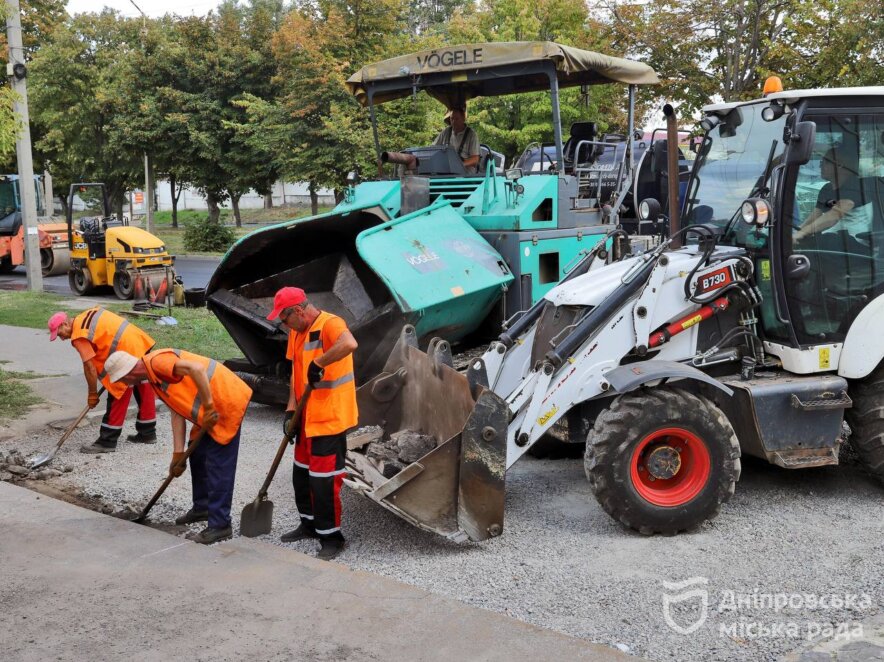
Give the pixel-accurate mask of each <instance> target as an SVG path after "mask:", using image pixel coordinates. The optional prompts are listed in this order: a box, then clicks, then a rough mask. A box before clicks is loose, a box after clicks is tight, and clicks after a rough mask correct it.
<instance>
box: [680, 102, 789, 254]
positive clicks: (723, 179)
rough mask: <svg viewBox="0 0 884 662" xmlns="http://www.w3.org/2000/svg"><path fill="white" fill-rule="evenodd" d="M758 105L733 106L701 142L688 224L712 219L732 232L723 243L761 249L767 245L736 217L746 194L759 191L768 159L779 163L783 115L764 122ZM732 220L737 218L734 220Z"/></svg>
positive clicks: (689, 198)
mask: <svg viewBox="0 0 884 662" xmlns="http://www.w3.org/2000/svg"><path fill="white" fill-rule="evenodd" d="M766 105H767V104H764V103H756V104H749V105H745V106H740V107H739V108H735V109H733V110H732V111H731V112H730V113H729V114H728V115H725V116H724V117H723V118H722V120H721V123H720V124H719V125H718V126H717V127H715V128H714V129H712V131H710V132H709V133H708V134H707V135H706V136H705V138H704V139H703V143H702V144H701V145H700V148H699V150H698V154H697V159H696V165H695V166H694V168H695V170H694V176H693V178H692V179H691V181H690V183H689V185H688V194H687V199H686V201H685V216H684V218H685V223H712V224H715V225H717V226H720V227H722V228H724V227H729V228H730V230H731V232H729V234H728V236H726V237H724V238H723V240H722V241H721V242H720V243H724V244H730V245H738V246H746V247H749V248H758V247H759V246H760V245H763V244H765V243H766V231H764V232H763V233H762V234H761V235H759V233H758V232H756V231H755V230H754V229H747V227H746V225H745V224H744V223H741V222H739V221H738V219H736V218H735V216H736V215H737V214H738V213H739V210H740V205H741V204H742V203H743V200H745V199H746V198H748V197H751V196H752V195H756V194H757V193H758V190H757V189H758V186H759V185H760V184H761V180H762V179H763V177H764V171H765V167H766V166H767V162H768V158H769V156H770V154H771V151H773V160H772V164H773V165H777V164H778V163H779V162H780V160H781V158H782V154H783V125H784V123H785V116H784V117H781V118H779V119H777V120H775V121H773V122H765V121H764V120H763V119H762V118H761V111H762V110H763V109H764V107H765V106H766ZM732 221H733V222H732Z"/></svg>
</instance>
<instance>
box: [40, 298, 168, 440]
mask: <svg viewBox="0 0 884 662" xmlns="http://www.w3.org/2000/svg"><path fill="white" fill-rule="evenodd" d="M48 326H49V340H55V339H56V338H61V339H62V340H68V339H70V341H71V345H73V347H74V349H76V350H77V352H79V354H80V358H81V359H82V360H83V374H84V375H85V376H86V385H87V386H88V389H89V395H88V397H87V403H88V405H89V407H90V408H93V407H95V406H96V405H97V404H98V400H99V398H98V382H101V384H102V385H103V386H104V388H105V389H107V408H106V409H105V412H104V418H102V419H101V427H100V428H99V432H98V439H97V440H96V441H95V442H93V443H91V444H86V445H84V446H83V447H82V448H80V452H82V453H113V452H114V451H115V450H116V448H117V440H118V439H119V438H120V433H121V432H122V431H123V423H125V422H126V412H127V411H128V410H129V401H130V400H131V398H132V394H133V392H134V393H135V401H136V402H137V403H138V416H137V418H136V419H135V434H130V435H129V436H128V437H126V439H127V440H128V441H132V442H137V443H143V444H154V443H156V440H157V433H156V424H157V410H156V399H155V398H154V394H153V391H152V390H151V388H150V387H149V386H148V385H147V384H138V385H136V386H135V387H133V388H129V387H126V386H125V385H124V384H114V383H112V382H111V381H110V380H109V379H108V378H107V372H106V370H105V367H104V364H105V362H106V361H107V357H108V356H110V355H111V354H113V353H114V352H115V351H117V350H122V351H125V352H128V353H129V354H132V355H133V356H137V357H138V358H141V357H142V356H144V355H145V354H146V353H147V352H149V351H150V349H151V348H152V347H153V346H154V344H155V343H154V339H153V338H151V337H150V336H149V335H147V333H145V332H144V331H142V330H141V329H140V328H138V327H137V326H136V325H135V324H131V323H130V322H128V321H127V320H125V319H123V318H122V317H120V316H119V315H117V314H115V313H112V312H111V311H109V310H105V309H104V308H101V307H100V306H96V307H95V308H90V309H89V310H85V311H83V312H82V313H80V314H79V315H77V316H76V317H74V318H73V319H70V318H69V317H68V315H67V313H64V312H57V313H55V314H54V315H52V317H50V318H49V323H48Z"/></svg>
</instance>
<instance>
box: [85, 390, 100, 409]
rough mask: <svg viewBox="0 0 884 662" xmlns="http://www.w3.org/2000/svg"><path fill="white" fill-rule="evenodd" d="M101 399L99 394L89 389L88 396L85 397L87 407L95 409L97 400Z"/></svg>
mask: <svg viewBox="0 0 884 662" xmlns="http://www.w3.org/2000/svg"><path fill="white" fill-rule="evenodd" d="M100 399H101V396H100V395H98V393H96V392H95V391H89V396H88V397H87V398H86V402H87V403H88V405H89V409H95V407H96V406H97V405H98V401H99V400H100Z"/></svg>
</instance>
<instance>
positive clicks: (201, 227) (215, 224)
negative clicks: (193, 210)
mask: <svg viewBox="0 0 884 662" xmlns="http://www.w3.org/2000/svg"><path fill="white" fill-rule="evenodd" d="M234 241H236V234H235V233H234V232H233V229H232V228H230V227H228V226H226V225H223V224H222V223H221V222H219V221H217V220H215V219H213V218H211V217H209V216H204V217H202V218H200V219H198V220H195V221H188V222H187V225H186V226H185V227H184V249H185V250H187V251H192V252H197V253H213V252H221V251H226V250H227V249H228V248H230V247H231V246H232V245H233V242H234Z"/></svg>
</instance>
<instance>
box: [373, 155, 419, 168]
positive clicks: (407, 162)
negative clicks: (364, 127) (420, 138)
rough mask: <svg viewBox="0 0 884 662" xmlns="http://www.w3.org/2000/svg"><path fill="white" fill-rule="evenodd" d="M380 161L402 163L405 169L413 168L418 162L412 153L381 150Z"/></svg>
mask: <svg viewBox="0 0 884 662" xmlns="http://www.w3.org/2000/svg"><path fill="white" fill-rule="evenodd" d="M381 163H396V164H398V165H404V166H405V168H406V170H415V169H416V168H417V166H418V164H419V163H420V161H419V160H418V158H417V157H416V156H415V155H414V154H405V153H404V152H381Z"/></svg>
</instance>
